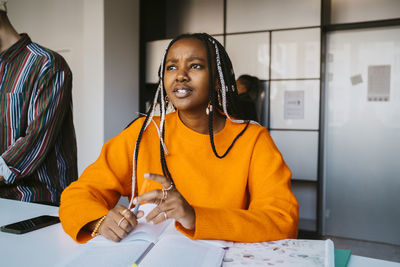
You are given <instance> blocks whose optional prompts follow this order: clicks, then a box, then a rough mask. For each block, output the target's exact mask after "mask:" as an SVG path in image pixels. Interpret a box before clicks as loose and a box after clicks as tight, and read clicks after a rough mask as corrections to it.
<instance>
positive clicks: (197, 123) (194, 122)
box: [178, 111, 225, 134]
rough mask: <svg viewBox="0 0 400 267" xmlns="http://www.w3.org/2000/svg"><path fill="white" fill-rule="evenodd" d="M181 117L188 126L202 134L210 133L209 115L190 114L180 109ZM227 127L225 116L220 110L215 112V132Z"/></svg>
mask: <svg viewBox="0 0 400 267" xmlns="http://www.w3.org/2000/svg"><path fill="white" fill-rule="evenodd" d="M178 115H179V118H180V119H181V121H182V122H183V124H185V125H186V126H187V127H189V128H190V129H192V130H193V131H195V132H198V133H201V134H209V127H208V115H207V114H206V113H205V112H204V114H188V113H185V112H180V111H178ZM224 127H225V117H224V116H223V115H222V114H220V113H219V112H218V111H215V112H213V133H214V134H216V133H218V132H219V131H221V130H222V129H223V128H224Z"/></svg>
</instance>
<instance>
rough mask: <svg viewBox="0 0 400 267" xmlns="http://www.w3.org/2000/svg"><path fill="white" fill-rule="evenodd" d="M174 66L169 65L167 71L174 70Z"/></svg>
mask: <svg viewBox="0 0 400 267" xmlns="http://www.w3.org/2000/svg"><path fill="white" fill-rule="evenodd" d="M176 69H177V68H176V66H175V65H169V66H167V70H176Z"/></svg>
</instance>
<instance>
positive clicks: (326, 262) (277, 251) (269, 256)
mask: <svg viewBox="0 0 400 267" xmlns="http://www.w3.org/2000/svg"><path fill="white" fill-rule="evenodd" d="M242 265H243V266H275V267H335V262H334V246H333V242H332V240H330V239H328V240H304V239H283V240H278V241H270V242H262V243H234V244H233V245H232V246H231V247H229V248H228V249H227V250H226V253H225V257H224V262H223V265H222V266H223V267H231V266H242Z"/></svg>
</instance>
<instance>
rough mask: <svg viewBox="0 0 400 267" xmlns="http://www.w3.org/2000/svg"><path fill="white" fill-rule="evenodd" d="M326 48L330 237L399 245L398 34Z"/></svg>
mask: <svg viewBox="0 0 400 267" xmlns="http://www.w3.org/2000/svg"><path fill="white" fill-rule="evenodd" d="M327 41H328V42H327V45H328V47H327V71H326V87H325V90H326V98H325V116H324V130H325V131H324V166H325V167H324V181H325V188H324V190H325V194H324V195H325V211H324V213H325V214H324V217H325V218H324V230H325V231H324V232H325V234H328V235H335V236H342V237H349V238H355V239H362V240H370V241H378V242H386V243H392V244H397V245H400V227H399V225H400V27H390V28H374V29H368V30H350V31H338V32H333V33H330V34H329V35H328V39H327Z"/></svg>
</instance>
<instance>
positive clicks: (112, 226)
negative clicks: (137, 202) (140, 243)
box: [96, 205, 144, 242]
mask: <svg viewBox="0 0 400 267" xmlns="http://www.w3.org/2000/svg"><path fill="white" fill-rule="evenodd" d="M143 215H144V214H143V211H139V212H138V214H137V216H135V215H134V214H133V213H132V212H131V211H130V210H129V209H128V208H127V207H124V206H121V205H118V206H115V207H114V208H113V209H112V210H110V211H109V212H108V214H107V216H106V218H105V219H104V221H103V223H102V224H101V225H100V228H99V230H98V231H99V234H101V235H102V236H104V237H105V238H107V239H110V240H112V241H114V242H119V241H121V239H123V238H124V237H126V236H127V235H128V234H129V233H130V232H132V231H133V229H135V227H136V225H137V223H138V222H137V218H141V217H142V216H143ZM97 222H98V221H96V223H97Z"/></svg>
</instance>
